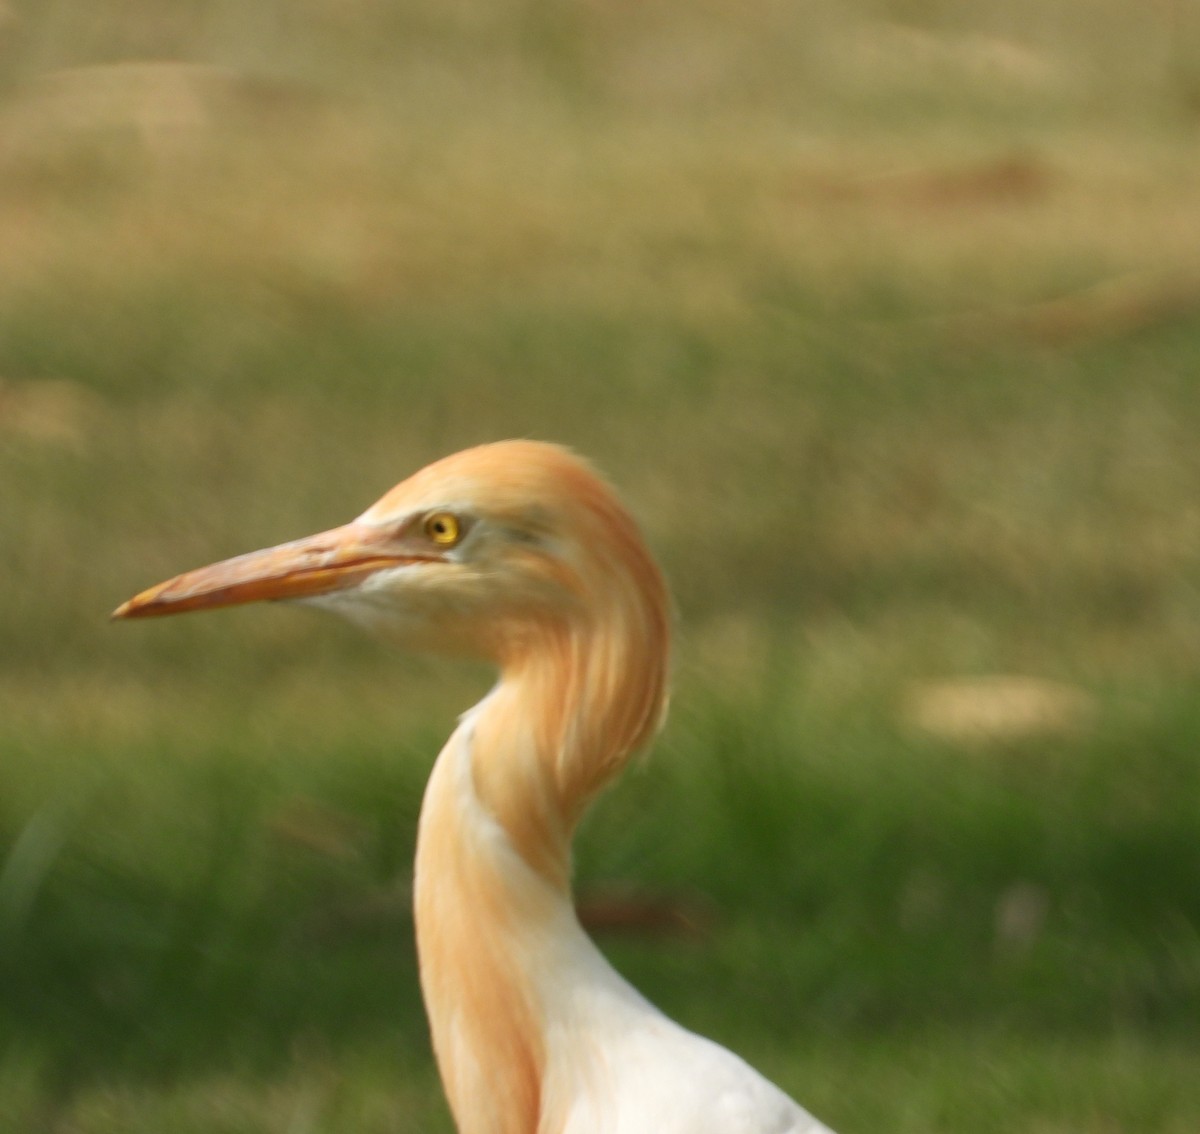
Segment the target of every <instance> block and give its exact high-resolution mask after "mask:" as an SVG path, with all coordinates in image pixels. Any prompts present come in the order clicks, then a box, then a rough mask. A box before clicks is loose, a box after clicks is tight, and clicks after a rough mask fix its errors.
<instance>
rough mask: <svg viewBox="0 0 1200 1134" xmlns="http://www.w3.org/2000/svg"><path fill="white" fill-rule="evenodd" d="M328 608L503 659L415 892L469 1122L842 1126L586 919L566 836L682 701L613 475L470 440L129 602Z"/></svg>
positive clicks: (455, 761)
mask: <svg viewBox="0 0 1200 1134" xmlns="http://www.w3.org/2000/svg"><path fill="white" fill-rule="evenodd" d="M260 599H294V600H299V601H303V602H307V603H313V604H319V605H322V606H328V607H330V608H331V609H335V610H339V611H341V612H343V613H345V614H347V615H349V616H350V617H351V618H353V619H355V620H356V621H358V622H361V623H364V624H366V625H368V626H370V627H372V628H375V629H379V630H381V631H383V632H384V633H386V634H387V635H389V636H390V637H392V638H394V639H396V640H398V641H399V642H401V643H402V644H404V645H406V646H408V647H410V648H413V649H418V650H429V651H437V652H443V653H453V654H467V655H474V656H477V657H482V658H485V659H488V660H491V661H492V662H494V663H495V664H496V665H497V667H498V668H499V671H500V677H499V681H498V683H497V685H496V687H495V688H494V689H493V690H492V692H491V693H489V694H488V696H487V697H486V698H484V700H483V701H482V702H481V703H480V704H479V705H477V706H476V707H475V708H474V709H472V710H471V711H470V712H468V713H466V714H465V715H464V716H463V717H462V719H461V721H460V723H459V726H458V728H457V729H456V730H455V732H454V734H453V735H452V736H451V737H450V740H449V741H448V742H447V744H446V746H445V748H444V749H443V750H442V753H441V755H440V756H439V757H438V759H437V762H436V764H435V765H434V769H433V772H432V774H431V776H430V780H429V786H428V788H427V790H426V794H425V801H424V804H423V806H422V810H421V821H420V830H419V834H418V840H417V862H416V879H415V905H416V911H415V913H416V926H417V946H418V952H419V955H420V962H421V984H422V989H423V991H424V994H425V1001H426V1007H427V1010H428V1013H429V1020H430V1028H431V1031H432V1034H433V1042H434V1049H435V1053H436V1055H437V1060H438V1067H439V1070H440V1072H441V1075H442V1081H443V1083H444V1084H445V1088H446V1092H447V1096H448V1098H449V1100H450V1106H451V1109H452V1110H453V1112H454V1117H455V1121H456V1122H457V1124H458V1127H459V1130H460V1131H461V1132H462V1134H617V1132H619V1134H716V1132H721V1134H742V1132H745V1134H749V1132H751V1131H755V1132H757V1131H775V1132H777V1134H822V1132H824V1134H828V1132H827V1131H825V1128H824V1127H823V1126H821V1125H820V1124H819V1123H817V1122H816V1120H815V1119H812V1118H811V1117H810V1116H809V1115H808V1114H807V1113H806V1112H805V1111H803V1110H802V1109H801V1108H800V1107H798V1106H797V1105H796V1104H795V1103H794V1102H792V1101H791V1100H790V1099H789V1098H787V1096H786V1095H784V1094H783V1093H782V1092H781V1091H779V1090H778V1088H776V1087H773V1086H772V1085H771V1084H770V1083H768V1082H767V1081H766V1080H765V1079H763V1078H762V1077H761V1076H759V1075H758V1074H757V1073H756V1072H754V1071H753V1070H751V1069H750V1068H749V1067H747V1066H746V1065H745V1064H744V1063H742V1061H741V1060H739V1059H738V1058H737V1057H736V1056H734V1055H731V1054H730V1053H729V1052H727V1051H725V1050H724V1049H723V1048H720V1047H717V1046H716V1045H715V1044H712V1043H710V1042H709V1041H707V1040H704V1039H701V1038H700V1037H698V1036H695V1035H693V1034H692V1033H690V1032H687V1031H685V1030H684V1029H683V1028H681V1027H679V1026H678V1025H676V1024H674V1023H672V1022H671V1021H670V1020H668V1019H667V1018H666V1017H664V1016H662V1015H661V1013H659V1012H658V1011H657V1010H656V1009H654V1008H653V1007H652V1006H651V1005H650V1004H649V1003H648V1002H647V1001H646V1000H644V999H643V998H642V997H641V996H639V995H638V993H637V992H635V991H634V990H633V989H632V988H631V987H630V986H629V985H628V984H627V983H626V982H625V981H623V980H622V979H621V977H620V976H618V975H617V973H616V972H615V971H614V970H613V969H612V968H611V967H610V966H609V965H608V963H607V962H606V961H605V960H604V958H603V957H602V956H601V954H600V953H599V952H598V951H597V949H596V948H595V946H594V945H593V944H592V942H591V941H590V939H589V938H588V937H587V935H586V934H585V933H584V932H583V930H582V929H581V928H580V926H579V922H578V920H577V919H576V917H575V912H574V908H573V905H572V901H571V894H570V880H569V875H570V842H571V836H572V833H573V831H574V828H575V826H576V823H577V822H578V820H579V818H580V816H581V815H582V813H583V811H584V809H585V808H586V806H587V804H588V803H589V802H590V800H591V799H592V798H593V797H594V796H595V794H596V792H598V791H599V790H600V789H601V788H602V787H603V786H604V785H605V783H607V782H608V781H609V780H610V779H611V778H612V777H613V776H614V775H615V774H616V773H617V772H618V771H619V770H620V769H621V767H622V766H623V765H624V763H625V762H626V760H627V759H628V757H629V755H630V754H631V753H632V752H633V751H634V750H635V749H636V748H637V747H638V746H639V745H641V744H643V743H644V742H645V741H646V740H648V739H649V737H650V736H651V734H652V733H653V731H654V730H655V728H656V727H657V725H658V723H659V721H660V720H661V717H662V714H663V710H664V707H665V703H666V689H667V669H668V652H669V650H668V647H669V602H668V598H667V591H666V587H665V584H664V582H663V579H662V575H661V573H660V572H659V570H658V567H657V565H656V564H655V562H654V560H653V558H652V557H651V555H650V553H649V551H648V550H647V549H646V546H645V543H644V542H643V540H642V537H641V535H640V533H639V532H638V529H637V526H636V525H635V524H634V522H633V520H632V518H631V517H630V516H629V514H628V512H627V511H626V510H625V508H624V507H623V505H622V504H621V503H620V501H619V500H618V499H617V497H616V495H615V494H614V492H613V491H612V489H611V488H609V487H608V485H607V484H606V483H605V482H604V481H603V480H602V479H601V478H600V477H599V476H597V475H596V473H595V472H594V471H592V469H591V468H589V467H588V465H587V464H585V463H584V462H583V461H581V460H579V459H578V458H576V457H574V456H573V455H571V454H570V453H569V452H567V451H566V450H564V449H562V448H559V447H558V446H554V445H547V444H542V443H538V442H532V441H504V442H498V443H496V444H491V445H483V446H480V447H478V448H475V449H468V450H466V451H465V452H462V453H458V454H455V455H454V456H450V457H447V458H445V459H444V460H441V461H438V462H436V463H435V464H432V465H430V466H429V467H427V468H425V469H423V470H421V471H420V472H418V473H416V474H415V475H413V476H412V477H410V478H409V479H408V480H406V481H403V482H402V483H401V484H399V485H397V486H396V487H395V488H393V489H392V490H391V491H390V492H388V493H386V494H385V495H384V496H383V497H382V498H381V499H380V500H379V501H378V502H377V503H376V504H374V505H372V506H371V507H370V508H368V509H367V511H365V512H364V513H363V514H362V515H361V516H359V517H358V519H356V520H354V521H352V522H351V523H349V524H346V525H345V526H344V527H340V528H335V529H332V530H330V531H326V532H322V533H320V534H319V535H315V536H311V537H309V538H307V539H300V540H296V541H294V542H291V543H286V544H282V545H280V546H278V547H274V548H270V549H268V550H266V551H259V552H252V553H250V554H248V555H242V556H238V557H237V558H235V559H230V560H226V561H224V562H222V563H217V564H214V565H213V566H210V567H202V568H200V569H199V570H196V571H190V572H187V573H186V574H183V575H180V576H178V577H177V578H174V579H171V580H169V581H167V582H165V583H161V584H159V585H158V586H155V587H152V588H150V589H149V590H147V591H144V592H142V593H141V594H139V595H137V596H136V597H135V598H133V599H131V600H130V601H129V602H127V603H125V604H124V605H123V606H121V607H120V608H118V610H117V611H115V612H114V617H117V618H138V617H143V616H148V615H160V614H172V613H177V612H183V611H190V610H202V609H208V608H213V607H220V606H230V605H234V604H239V603H246V602H253V601H257V600H260Z"/></svg>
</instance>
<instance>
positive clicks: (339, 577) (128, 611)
mask: <svg viewBox="0 0 1200 1134" xmlns="http://www.w3.org/2000/svg"><path fill="white" fill-rule="evenodd" d="M423 558H427V557H426V556H422V555H413V554H411V552H409V553H406V552H405V551H403V550H402V549H401V547H400V546H398V541H397V539H396V536H395V533H394V532H391V531H387V530H385V529H381V528H376V527H372V526H370V525H368V524H363V523H360V522H359V521H354V522H353V523H350V524H346V525H345V526H344V527H340V528H333V529H331V530H330V531H327V532H321V533H319V534H318V535H314V536H308V537H307V538H305V539H298V540H293V541H292V542H291V543H281V544H280V545H279V546H278V547H270V548H267V549H266V550H265V551H252V552H250V553H249V554H247V555H239V556H237V557H235V558H233V559H226V560H224V561H222V562H221V563H214V564H212V565H211V566H208V567H200V568H198V569H197V570H195V571H187V572H185V573H184V574H182V575H177V576H176V577H175V578H174V579H168V580H167V581H166V582H165V583H159V584H158V585H157V586H154V587H151V588H150V589H149V590H145V591H142V593H141V594H139V595H135V596H134V597H133V598H131V599H130V600H129V601H128V602H126V603H123V604H122V605H121V606H119V607H117V609H116V610H114V611H113V613H112V617H113V618H151V617H155V616H157V615H163V614H183V613H184V612H185V611H189V610H211V609H213V608H215V607H221V606H236V605H239V604H241V603H247V602H259V601H261V600H263V599H291V598H304V597H307V596H312V595H321V594H328V593H329V592H330V591H339V590H343V589H344V588H346V587H352V586H354V585H355V584H357V583H359V582H361V581H362V580H363V579H364V578H366V576H368V575H370V574H373V573H374V572H375V571H380V570H383V569H385V568H388V567H397V566H400V565H402V564H405V563H412V562H415V561H416V560H419V559H423Z"/></svg>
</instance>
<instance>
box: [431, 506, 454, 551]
mask: <svg viewBox="0 0 1200 1134" xmlns="http://www.w3.org/2000/svg"><path fill="white" fill-rule="evenodd" d="M425 534H426V535H427V536H428V537H429V539H430V541H431V542H432V543H435V544H437V546H438V547H453V546H454V545H455V544H456V543H458V541H459V539H460V537H461V536H462V527H461V525H460V524H459V522H458V517H457V516H455V515H454V514H453V513H451V512H434V513H432V514H431V515H429V516H426V517H425Z"/></svg>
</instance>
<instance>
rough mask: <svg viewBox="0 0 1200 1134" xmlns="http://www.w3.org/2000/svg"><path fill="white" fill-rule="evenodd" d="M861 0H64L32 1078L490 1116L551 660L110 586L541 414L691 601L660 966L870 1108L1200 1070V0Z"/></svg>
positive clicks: (38, 676) (127, 1126) (683, 621)
mask: <svg viewBox="0 0 1200 1134" xmlns="http://www.w3.org/2000/svg"><path fill="white" fill-rule="evenodd" d="M826 7H828V8H833V7H835V6H832V5H831V6H821V5H816V4H801V3H783V2H781V0H746V2H744V3H741V4H737V5H734V4H727V3H717V2H716V0H713V2H706V3H697V4H683V3H680V2H679V0H649V2H646V3H640V4H629V3H625V2H623V0H609V2H606V0H557V2H546V0H486V2H485V0H291V2H289V3H286V4H284V3H281V2H276V0H260V2H259V3H256V4H254V5H245V4H240V3H233V2H231V0H225V2H221V0H207V2H203V0H190V2H186V3H185V2H178V0H177V2H175V3H170V4H168V3H164V2H161V0H157V2H156V0H120V2H118V0H105V2H103V3H94V2H92V3H85V2H84V0H37V2H35V0H28V2H26V3H17V2H13V3H10V4H7V5H5V6H3V8H2V9H0V256H2V258H3V259H2V262H3V267H4V270H3V272H0V484H3V488H4V493H3V507H2V508H0V594H2V595H3V598H2V600H0V642H2V643H3V649H2V650H0V756H2V760H0V776H2V777H3V780H2V783H3V789H2V790H0V840H2V844H0V845H2V848H3V861H2V865H0V987H2V989H3V994H2V995H0V1126H2V1127H3V1128H4V1129H6V1130H21V1131H32V1132H41V1131H45V1132H64V1134H65V1132H68V1131H69V1132H71V1134H75V1132H79V1134H109V1132H114V1134H115V1132H118V1131H119V1132H122V1134H127V1132H138V1131H145V1132H150V1131H154V1132H159V1131H163V1130H170V1131H181V1132H187V1131H197V1132H199V1131H203V1132H206V1134H212V1132H216V1134H224V1132H230V1134H233V1132H238V1134H240V1132H243V1131H270V1132H273V1134H274V1132H285V1131H286V1132H288V1134H307V1132H323V1131H334V1130H336V1131H340V1132H345V1131H354V1132H356V1134H357V1132H362V1134H373V1132H376V1131H380V1132H382V1131H405V1132H407V1131H436V1130H445V1131H448V1130H449V1129H450V1123H449V1119H448V1117H447V1115H446V1113H445V1109H444V1105H443V1104H442V1102H441V1097H440V1092H439V1089H438V1087H437V1083H436V1076H435V1073H434V1070H433V1067H432V1062H431V1059H430V1055H429V1052H428V1043H427V1038H426V1034H425V1026H424V1020H423V1016H422V1013H421V1007H420V1001H419V997H418V992H417V985H416V971H415V961H414V957H413V954H412V947H411V940H410V939H411V925H410V923H409V917H408V912H407V904H408V879H409V871H410V863H411V853H412V842H413V832H414V827H415V820H416V814H417V809H418V806H419V800H420V792H421V789H422V786H423V782H424V777H425V775H426V774H427V771H428V768H429V766H430V763H431V760H432V757H433V755H434V753H435V752H436V750H437V748H438V747H439V745H440V743H441V740H442V738H443V737H444V736H445V735H446V734H447V733H448V731H449V729H450V727H451V724H452V721H453V718H454V715H455V713H457V712H458V711H460V710H461V709H462V708H463V707H465V706H466V705H467V704H469V703H470V701H471V700H472V698H474V697H477V696H478V695H479V693H480V692H481V691H482V690H483V689H484V688H486V684H487V681H488V675H487V674H486V673H481V672H470V671H466V672H464V671H463V670H462V669H460V668H458V667H454V666H443V665H431V664H428V663H420V662H414V661H412V660H410V659H405V658H403V657H398V656H396V655H395V654H393V653H392V652H391V651H389V650H387V649H386V648H384V647H381V646H378V645H376V644H374V643H372V642H370V641H367V640H364V639H361V638H360V637H359V636H358V635H357V633H356V632H354V631H353V630H351V629H350V628H347V627H342V626H341V625H339V624H335V623H334V622H332V621H329V622H322V621H320V620H317V619H314V618H311V617H306V616H304V615H302V614H299V613H297V612H295V611H289V610H286V609H280V608H274V609H264V610H241V611H234V612H229V613H227V614H220V615H212V616H211V617H205V618H196V619H181V620H178V621H168V622H163V623H159V624H154V625H149V626H128V627H127V626H118V627H114V626H110V625H108V624H107V623H106V621H105V616H106V614H107V612H108V611H109V610H110V609H111V608H112V607H113V606H115V605H116V604H117V603H118V602H119V601H121V600H122V599H124V598H126V597H128V596H129V595H130V594H131V593H133V592H134V591H135V590H138V589H140V588H141V587H143V586H145V585H147V584H149V583H151V582H154V581H157V580H158V579H160V578H164V577H166V576H168V575H171V574H174V573H176V572H177V571H179V570H182V569H184V568H187V567H191V566H195V565H198V564H201V563H205V562H209V561H211V560H214V559H217V558H220V557H222V556H225V555H229V554H234V553H236V552H239V551H243V550H247V549H250V548H254V547H259V546H265V545H267V544H270V543H272V542H276V541H278V540H282V539H286V538H291V537H294V536H297V535H301V534H304V533H307V532H309V531H314V530H317V529H319V528H322V527H326V526H330V525H333V524H335V523H340V522H342V521H344V520H345V519H347V518H349V517H350V516H352V515H354V514H356V513H357V512H358V511H359V510H361V508H362V507H364V506H365V505H366V504H367V503H369V502H370V501H371V500H373V499H374V498H375V497H376V496H377V495H379V494H380V493H381V492H382V491H383V490H384V489H385V488H387V487H389V486H390V485H391V484H392V483H393V482H395V481H396V480H398V479H400V478H401V477H402V476H404V475H406V474H407V473H408V472H409V471H411V470H413V469H415V468H416V467H418V466H420V465H421V464H423V463H425V462H426V461H428V460H430V459H432V458H434V457H436V456H438V455H441V454H443V453H445V452H448V451H451V450H453V449H456V448H459V447H462V446H465V445H468V444H472V443H476V442H480V441H484V440H489V439H494V438H497V437H503V436H513V435H520V436H535V437H543V438H548V439H555V440H559V441H563V442H565V443H567V444H570V445H572V446H574V447H575V448H577V449H579V450H581V451H582V452H585V453H586V454H588V455H589V456H591V457H592V458H593V459H595V460H596V461H597V462H598V463H599V464H600V465H601V466H602V467H603V468H605V469H607V470H608V471H609V472H610V474H611V475H612V477H613V479H614V480H615V481H616V482H617V483H618V485H619V486H620V488H621V490H622V491H623V493H624V494H625V495H626V497H627V498H628V499H629V501H630V502H631V504H632V505H633V507H634V509H635V511H636V512H637V514H638V515H639V517H640V518H641V520H642V521H643V523H644V526H645V528H646V531H647V533H648V535H649V538H650V540H651V542H652V544H653V546H654V547H655V548H656V550H657V551H658V552H659V554H660V556H661V558H662V559H663V561H664V563H665V565H666V567H667V569H668V572H669V574H670V576H671V579H672V582H673V586H674V589H675V592H676V595H677V598H678V605H679V638H680V644H679V660H678V664H677V681H676V686H677V691H676V696H675V700H674V709H673V715H672V719H671V722H670V724H669V725H668V728H667V730H666V732H665V733H664V735H663V737H662V738H661V740H660V742H659V744H658V745H657V747H656V750H655V752H654V754H653V757H652V758H651V759H650V760H648V761H647V762H645V763H644V764H643V765H642V766H640V767H639V768H638V769H636V770H635V771H633V772H632V773H631V774H630V775H629V776H627V778H626V780H625V781H624V782H623V783H622V784H621V785H620V787H619V788H617V789H616V790H615V791H614V792H613V793H612V794H611V795H610V796H609V797H607V798H606V799H605V800H604V801H603V803H602V804H601V806H600V807H599V808H598V810H597V812H596V814H595V815H594V816H593V817H592V818H591V819H590V820H589V822H588V824H587V825H586V827H585V830H584V832H583V835H582V839H581V844H580V848H579V876H580V889H581V892H582V895H583V900H584V903H585V909H586V910H590V911H591V916H592V918H593V919H594V920H595V921H596V922H598V923H604V922H607V923H608V924H609V928H608V930H607V931H603V926H601V930H599V931H598V932H600V939H601V943H602V945H603V947H604V948H605V949H606V951H608V952H609V953H610V955H612V956H613V957H614V959H615V960H616V962H617V963H618V965H619V966H620V967H621V968H622V970H623V971H624V972H626V973H627V974H628V975H629V976H630V977H631V978H632V979H633V980H634V981H635V982H636V983H637V984H638V985H639V986H640V987H642V988H643V989H644V990H645V991H647V992H648V993H649V994H650V995H651V996H652V998H653V999H655V1000H656V1001H657V1002H659V1003H660V1004H661V1005H662V1006H663V1007H664V1008H666V1009H667V1010H669V1011H670V1012H671V1013H672V1014H673V1015H675V1016H676V1017H678V1018H680V1019H681V1020H682V1021H684V1022H685V1023H687V1024H688V1025H690V1026H692V1027H695V1028H697V1029H699V1030H702V1031H704V1032H706V1033H708V1034H711V1035H713V1036H714V1037H715V1038H717V1039H719V1040H721V1041H722V1042H725V1043H727V1044H729V1045H731V1046H734V1047H735V1048H736V1049H737V1050H739V1051H740V1052H742V1053H743V1054H745V1055H746V1056H747V1057H749V1058H750V1059H751V1060H752V1061H753V1062H755V1063H756V1064H758V1065H759V1066H761V1067H762V1068H763V1069H764V1070H765V1071H767V1072H768V1073H769V1074H771V1075H772V1076H773V1077H774V1078H776V1079H777V1080H778V1081H780V1082H781V1083H782V1084H783V1085H784V1086H785V1087H786V1088H788V1089H789V1090H790V1091H791V1092H793V1093H794V1094H795V1095H796V1096H797V1097H798V1098H800V1099H801V1100H802V1101H803V1102H804V1103H805V1104H806V1105H808V1106H809V1107H810V1108H811V1109H813V1110H814V1111H815V1112H816V1113H818V1114H819V1115H821V1116H822V1117H823V1118H825V1119H826V1120H827V1121H829V1122H830V1123H831V1124H832V1125H833V1126H834V1127H835V1128H837V1129H838V1130H840V1131H843V1134H853V1132H856V1131H861V1132H864V1134H865V1132H867V1131H871V1130H888V1131H892V1132H894V1134H903V1132H913V1134H916V1132H922V1134H927V1132H937V1131H945V1132H950V1131H955V1132H959V1134H965V1132H980V1134H985V1132H989V1131H997V1132H999V1131H1005V1132H1006V1134H1007V1132H1011V1131H1013V1130H1028V1131H1031V1132H1032V1131H1037V1132H1038V1134H1067V1132H1071V1134H1113V1132H1125V1131H1129V1132H1134V1131H1136V1132H1138V1134H1153V1132H1162V1134H1167V1132H1180V1134H1181V1132H1184V1131H1186V1132H1188V1134H1191V1132H1193V1131H1194V1130H1196V1129H1197V1127H1198V1126H1200V1077H1198V1076H1197V1075H1196V1074H1195V1068H1196V1066H1197V1057H1198V1056H1200V1034H1198V1020H1200V1015H1198V1013H1200V885H1198V883H1200V761H1198V760H1197V744H1198V741H1200V702H1198V700H1197V692H1198V691H1200V587H1198V584H1200V453H1198V448H1197V443H1196V438H1197V436H1198V434H1200V395H1198V393H1197V389H1196V377H1195V372H1196V369H1197V364H1198V362H1200V255H1198V249H1200V147H1198V142H1200V137H1198V130H1197V127H1198V126H1200V9H1198V8H1197V7H1196V5H1195V3H1194V2H1193V0H1162V2H1160V3H1158V4H1155V5H1140V6H1139V5H1127V4H1122V3H1119V2H1117V0H1057V2H1052V3H1049V4H1046V3H1038V4H1034V3H1031V2H1027V0H1006V2H1005V3H1003V4H991V5H988V4H982V3H970V2H968V3H962V4H955V5H951V4H942V3H937V2H934V0H876V2H873V3H867V2H860V3H854V4H848V5H840V6H836V10H835V11H830V10H825V9H826ZM605 911H607V914H606V913H605ZM622 911H623V913H624V916H617V915H618V914H621V913H622ZM622 921H624V922H626V923H628V924H626V925H625V928H624V929H623V930H622V931H619V932H618V931H617V929H616V928H615V923H618V922H622Z"/></svg>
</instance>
